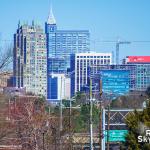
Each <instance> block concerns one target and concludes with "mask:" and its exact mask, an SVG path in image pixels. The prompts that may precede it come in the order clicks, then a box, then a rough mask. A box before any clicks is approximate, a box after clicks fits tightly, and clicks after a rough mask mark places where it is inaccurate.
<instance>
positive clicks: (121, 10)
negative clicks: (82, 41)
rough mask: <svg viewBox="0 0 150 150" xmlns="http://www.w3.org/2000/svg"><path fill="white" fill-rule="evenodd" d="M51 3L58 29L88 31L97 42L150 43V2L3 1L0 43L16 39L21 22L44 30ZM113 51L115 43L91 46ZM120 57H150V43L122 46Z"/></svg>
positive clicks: (145, 0)
mask: <svg viewBox="0 0 150 150" xmlns="http://www.w3.org/2000/svg"><path fill="white" fill-rule="evenodd" d="M50 3H52V5H53V13H54V16H55V18H56V21H57V25H58V28H59V29H89V30H90V33H91V39H92V40H95V39H96V41H97V40H100V41H101V40H113V41H114V40H117V39H118V38H120V39H121V40H128V41H133V40H142V41H143V40H149V41H150V0H51V1H50V0H0V20H1V22H0V40H5V39H6V40H13V34H14V33H15V32H16V28H17V23H18V20H19V19H20V20H21V22H24V21H28V23H30V22H31V21H32V20H33V19H34V20H36V21H37V22H38V23H40V24H41V25H42V27H43V28H44V23H45V21H46V20H47V17H48V13H49V10H50ZM7 42H9V41H7ZM0 43H1V44H2V43H4V42H0ZM114 49H115V43H111V44H110V43H103V42H95V44H94V43H93V42H92V43H91V50H96V51H97V52H107V51H109V52H111V51H113V50H114ZM120 55H121V58H123V57H125V56H126V55H150V43H131V44H130V45H122V46H121V47H120Z"/></svg>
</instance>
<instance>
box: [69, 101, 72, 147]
mask: <svg viewBox="0 0 150 150" xmlns="http://www.w3.org/2000/svg"><path fill="white" fill-rule="evenodd" d="M71 107H72V105H71V99H70V107H69V144H70V150H72V137H71V134H72V133H71Z"/></svg>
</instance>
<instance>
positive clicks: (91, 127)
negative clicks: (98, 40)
mask: <svg viewBox="0 0 150 150" xmlns="http://www.w3.org/2000/svg"><path fill="white" fill-rule="evenodd" d="M92 107H93V103H92V79H91V78H90V150H93V123H92V109H93V108H92Z"/></svg>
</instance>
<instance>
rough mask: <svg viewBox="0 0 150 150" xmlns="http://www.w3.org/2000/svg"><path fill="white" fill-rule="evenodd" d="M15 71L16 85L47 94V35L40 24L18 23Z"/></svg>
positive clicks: (38, 93)
mask: <svg viewBox="0 0 150 150" xmlns="http://www.w3.org/2000/svg"><path fill="white" fill-rule="evenodd" d="M13 54H14V56H13V72H14V77H15V86H16V87H18V88H21V87H25V88H26V92H32V93H34V94H36V95H43V96H46V93H47V90H46V89H47V51H46V35H45V33H44V31H43V29H42V28H41V27H40V26H39V25H35V23H34V21H33V22H32V25H28V24H23V25H20V23H19V24H18V29H17V32H16V33H15V34H14V52H13Z"/></svg>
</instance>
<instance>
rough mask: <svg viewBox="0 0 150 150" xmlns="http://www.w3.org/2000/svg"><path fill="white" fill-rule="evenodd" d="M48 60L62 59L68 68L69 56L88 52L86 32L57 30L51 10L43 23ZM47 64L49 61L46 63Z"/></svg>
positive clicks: (88, 35) (87, 33)
mask: <svg viewBox="0 0 150 150" xmlns="http://www.w3.org/2000/svg"><path fill="white" fill-rule="evenodd" d="M45 33H46V36H47V53H48V60H49V58H50V57H58V56H61V57H64V58H65V59H66V61H67V67H68V68H69V67H70V54H74V53H77V52H78V53H81V52H82V53H84V52H89V51H90V33H89V31H88V30H58V29H57V25H56V20H55V18H54V15H53V12H52V9H51V11H50V14H49V16H48V20H47V22H46V23H45ZM48 63H49V61H48Z"/></svg>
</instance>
